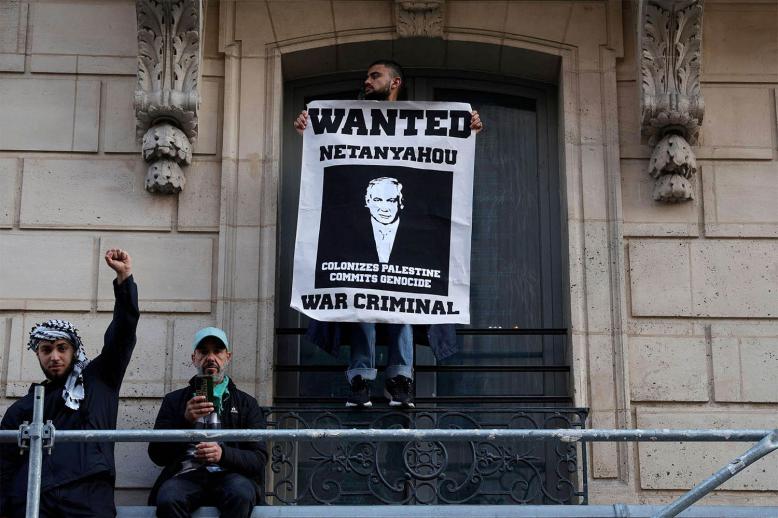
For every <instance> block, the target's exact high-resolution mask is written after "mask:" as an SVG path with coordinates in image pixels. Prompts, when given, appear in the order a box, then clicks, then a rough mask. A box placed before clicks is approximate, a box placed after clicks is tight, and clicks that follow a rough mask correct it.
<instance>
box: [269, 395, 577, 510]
mask: <svg viewBox="0 0 778 518" xmlns="http://www.w3.org/2000/svg"><path fill="white" fill-rule="evenodd" d="M586 416H587V410H586V409H582V408H570V409H564V408H500V409H494V408H479V407H462V408H450V407H445V408H425V409H418V410H402V411H400V410H397V411H387V410H373V409H371V410H358V411H354V410H348V409H340V408H338V409H332V408H331V409H322V408H319V409H314V408H279V407H276V408H273V409H272V411H271V412H270V413H269V414H268V424H269V426H270V428H271V429H279V430H288V429H297V430H307V429H328V430H350V429H381V430H395V429H396V430H400V429H408V430H425V429H451V430H483V429H490V430H495V429H497V430H510V429H530V430H543V429H582V428H583V427H584V424H585V422H586ZM586 462H587V460H586V449H585V448H580V447H579V446H578V445H576V444H575V443H563V442H553V443H551V442H537V441H526V440H516V439H497V440H467V441H464V440H453V439H451V440H441V441H427V440H409V441H403V442H391V443H387V442H376V441H374V440H369V439H364V440H358V441H354V440H318V441H315V442H293V441H278V440H276V441H273V442H272V443H271V445H270V468H271V470H272V475H273V476H272V478H271V479H270V480H269V483H268V492H267V494H266V495H267V498H268V501H269V502H271V503H278V504H295V505H315V504H337V505H355V504H360V505H364V504H481V505H488V504H514V505H515V504H585V503H587V486H586V477H585V476H582V475H581V474H582V473H586V470H587V465H586Z"/></svg>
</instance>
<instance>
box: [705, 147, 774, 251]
mask: <svg viewBox="0 0 778 518" xmlns="http://www.w3.org/2000/svg"><path fill="white" fill-rule="evenodd" d="M776 167H778V166H777V165H776V163H775V162H713V163H711V165H710V166H706V171H709V174H706V175H705V182H704V189H703V195H704V196H705V203H704V207H705V235H706V236H710V237H773V238H774V237H778V204H776V203H775V200H776V199H778V174H776Z"/></svg>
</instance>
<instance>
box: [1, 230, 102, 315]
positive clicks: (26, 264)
mask: <svg viewBox="0 0 778 518" xmlns="http://www.w3.org/2000/svg"><path fill="white" fill-rule="evenodd" d="M50 250H54V251H56V253H55V254H50V253H43V252H42V251H50ZM63 258H67V260H66V261H63ZM94 262H95V258H94V239H93V238H92V237H89V236H84V235H73V234H68V235H63V234H48V233H47V234H40V233H34V234H7V233H3V234H0V309H19V310H35V309H40V310H50V309H51V310H57V311H62V310H65V311H78V310H88V309H90V308H91V304H92V290H93V286H94V271H93V269H94ZM63 268H65V270H63Z"/></svg>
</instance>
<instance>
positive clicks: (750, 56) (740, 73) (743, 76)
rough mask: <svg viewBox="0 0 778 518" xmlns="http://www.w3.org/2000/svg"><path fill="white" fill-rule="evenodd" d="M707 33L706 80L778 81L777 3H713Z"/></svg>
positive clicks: (707, 15)
mask: <svg viewBox="0 0 778 518" xmlns="http://www.w3.org/2000/svg"><path fill="white" fill-rule="evenodd" d="M705 32H706V34H710V35H711V37H710V38H705V39H704V47H705V51H704V52H703V56H704V58H703V70H704V71H705V80H706V81H737V82H762V81H765V82H767V81H771V82H775V81H778V45H776V41H775V35H776V34H778V4H776V3H775V2H753V3H737V2H726V3H725V2H721V3H719V2H710V3H708V4H707V5H706V7H705Z"/></svg>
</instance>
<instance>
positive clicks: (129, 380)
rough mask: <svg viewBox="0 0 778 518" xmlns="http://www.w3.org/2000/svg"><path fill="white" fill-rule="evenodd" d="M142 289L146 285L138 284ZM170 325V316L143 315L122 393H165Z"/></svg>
mask: <svg viewBox="0 0 778 518" xmlns="http://www.w3.org/2000/svg"><path fill="white" fill-rule="evenodd" d="M142 289H143V286H142V285H138V292H140V291H141V290H142ZM108 322H110V317H107V321H106V325H108ZM167 328H168V326H167V319H165V318H155V317H154V316H152V315H141V319H140V321H139V322H138V331H137V335H138V343H137V344H136V345H135V350H134V351H133V353H132V360H131V361H130V365H129V366H128V367H127V374H126V375H125V377H124V383H122V389H121V394H120V395H121V396H122V397H155V396H156V397H161V396H164V395H165V364H166V362H167V357H166V353H167V332H168V331H167ZM104 330H105V329H103V331H104ZM96 343H97V342H96ZM93 354H94V353H93Z"/></svg>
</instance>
